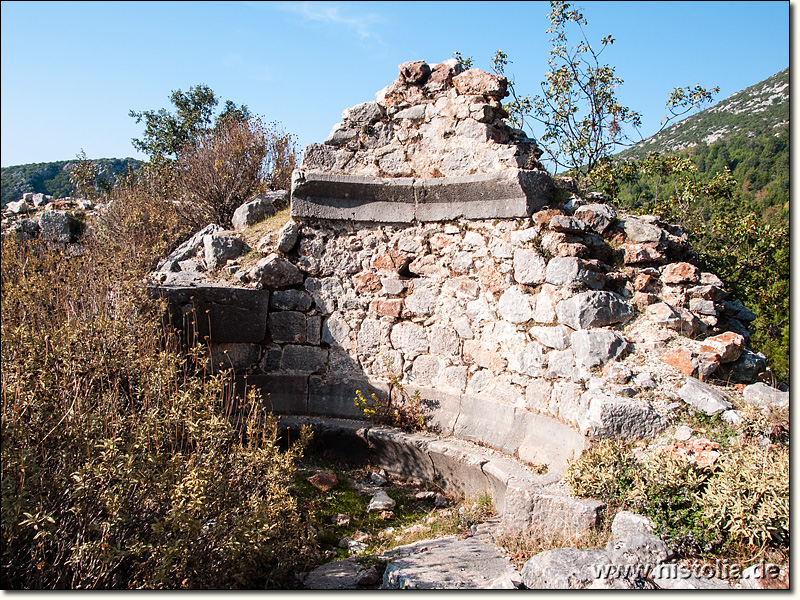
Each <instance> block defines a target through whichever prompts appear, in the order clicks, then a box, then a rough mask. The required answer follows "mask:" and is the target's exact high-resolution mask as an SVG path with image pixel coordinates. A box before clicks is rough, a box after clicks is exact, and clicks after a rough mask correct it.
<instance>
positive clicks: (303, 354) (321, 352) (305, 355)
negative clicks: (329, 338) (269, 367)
mask: <svg viewBox="0 0 800 600" xmlns="http://www.w3.org/2000/svg"><path fill="white" fill-rule="evenodd" d="M281 368H282V369H283V370H284V371H286V372H287V373H306V374H311V373H324V372H325V371H326V370H327V368H328V351H327V350H326V349H325V348H319V347H317V346H294V345H288V346H285V347H284V348H283V356H282V358H281Z"/></svg>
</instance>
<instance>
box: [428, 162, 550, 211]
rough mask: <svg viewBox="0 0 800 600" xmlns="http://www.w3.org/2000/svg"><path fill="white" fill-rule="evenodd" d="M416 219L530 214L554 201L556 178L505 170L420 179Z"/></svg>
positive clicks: (535, 173)
mask: <svg viewBox="0 0 800 600" xmlns="http://www.w3.org/2000/svg"><path fill="white" fill-rule="evenodd" d="M414 188H415V190H416V192H417V196H416V197H417V207H416V215H415V217H416V220H417V221H421V222H429V221H449V220H451V219H458V218H464V219H511V218H515V217H527V216H530V215H531V214H533V213H534V212H536V211H537V210H539V209H540V208H542V207H543V206H545V205H546V204H547V203H548V202H550V200H551V198H552V196H553V189H554V187H553V180H552V179H551V178H550V176H549V175H548V174H547V173H545V172H544V171H526V170H522V169H505V170H503V171H498V172H496V173H481V174H476V175H462V176H455V177H434V178H429V179H423V180H416V181H415V183H414Z"/></svg>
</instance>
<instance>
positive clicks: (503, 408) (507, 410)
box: [453, 395, 525, 454]
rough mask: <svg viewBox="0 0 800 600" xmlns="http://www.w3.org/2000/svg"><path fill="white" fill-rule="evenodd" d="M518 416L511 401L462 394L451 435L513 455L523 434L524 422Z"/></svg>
mask: <svg viewBox="0 0 800 600" xmlns="http://www.w3.org/2000/svg"><path fill="white" fill-rule="evenodd" d="M517 416H518V415H517V412H516V410H515V408H514V407H513V406H511V405H510V404H505V403H502V402H496V401H493V400H490V399H488V398H479V397H476V396H471V395H463V396H462V397H461V413H460V414H459V415H458V419H456V423H455V426H454V428H453V435H455V436H456V437H458V438H461V439H465V440H470V441H474V442H480V443H484V444H487V445H489V446H491V447H492V448H496V449H498V450H500V451H502V452H508V453H510V454H513V452H514V451H515V450H516V449H517V448H519V445H520V443H521V442H522V440H523V438H524V435H525V421H524V420H522V419H519V418H517Z"/></svg>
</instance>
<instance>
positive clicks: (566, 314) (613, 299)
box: [556, 291, 633, 329]
mask: <svg viewBox="0 0 800 600" xmlns="http://www.w3.org/2000/svg"><path fill="white" fill-rule="evenodd" d="M556 315H557V316H558V321H559V322H560V323H563V324H565V325H568V326H569V327H571V328H572V329H590V328H592V327H605V326H606V325H613V324H614V323H626V322H627V321H629V320H630V319H631V318H632V317H633V309H631V307H630V305H629V304H628V303H627V302H626V301H625V299H624V298H623V297H622V296H620V295H619V294H615V293H614V292H601V291H591V292H583V293H581V294H576V295H575V296H572V297H571V298H569V299H567V300H563V301H561V302H559V303H558V304H557V305H556Z"/></svg>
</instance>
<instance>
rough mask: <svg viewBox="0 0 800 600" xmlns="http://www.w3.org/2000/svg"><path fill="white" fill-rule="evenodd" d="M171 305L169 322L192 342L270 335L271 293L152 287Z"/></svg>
mask: <svg viewBox="0 0 800 600" xmlns="http://www.w3.org/2000/svg"><path fill="white" fill-rule="evenodd" d="M150 293H151V294H152V295H154V296H156V297H160V298H166V299H167V300H168V302H169V319H170V321H171V323H172V324H173V325H174V326H175V327H177V328H178V329H179V330H181V331H183V332H184V335H186V338H187V340H189V342H193V341H197V342H200V343H206V342H208V341H210V342H211V343H216V344H223V343H233V342H238V343H246V342H256V343H257V342H261V341H263V340H264V338H265V336H266V332H267V309H268V306H269V292H268V291H267V290H253V289H248V288H228V287H214V286H196V287H189V286H186V287H184V286H161V287H153V288H150Z"/></svg>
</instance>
